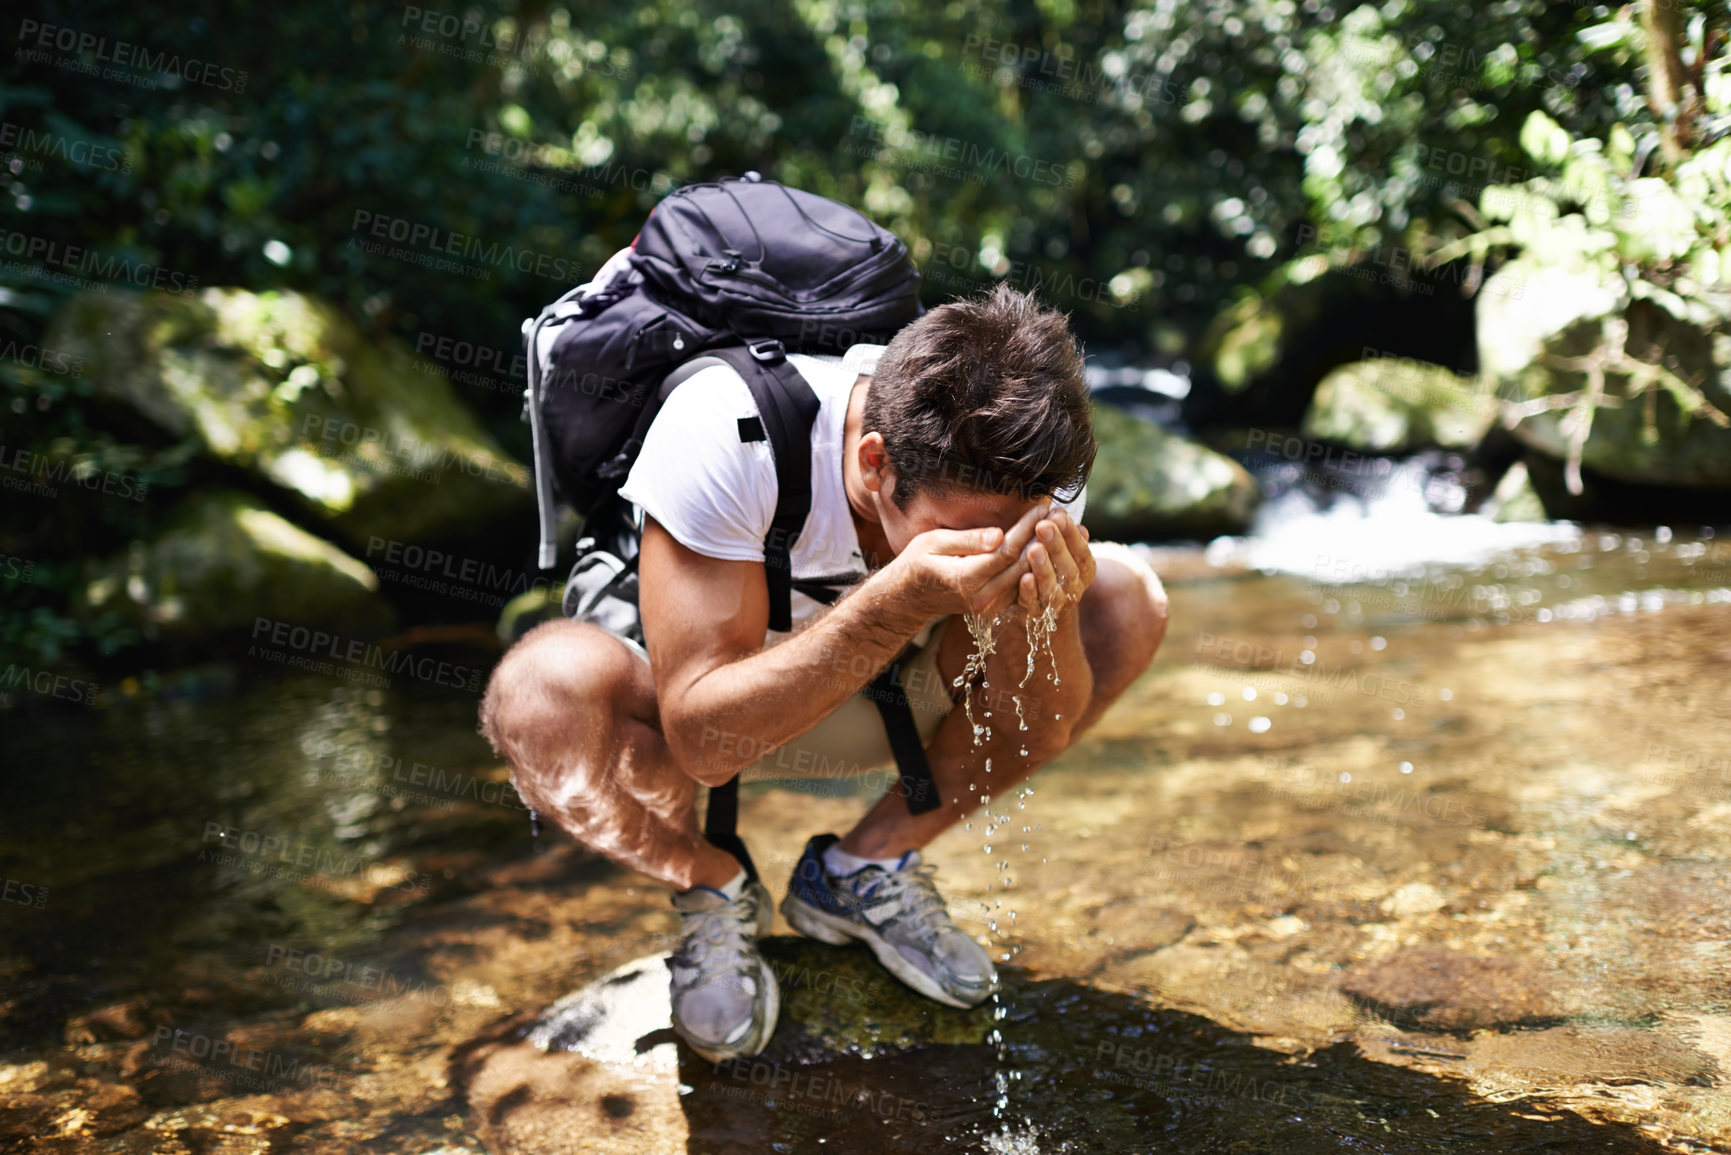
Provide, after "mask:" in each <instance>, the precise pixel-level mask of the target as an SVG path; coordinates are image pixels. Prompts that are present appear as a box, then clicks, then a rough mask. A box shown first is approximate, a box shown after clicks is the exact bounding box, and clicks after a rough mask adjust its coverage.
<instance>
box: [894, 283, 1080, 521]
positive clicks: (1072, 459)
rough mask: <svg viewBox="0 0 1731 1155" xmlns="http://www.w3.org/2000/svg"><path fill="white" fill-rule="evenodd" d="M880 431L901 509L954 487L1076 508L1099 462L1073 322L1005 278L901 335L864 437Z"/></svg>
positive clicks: (940, 308)
mask: <svg viewBox="0 0 1731 1155" xmlns="http://www.w3.org/2000/svg"><path fill="white" fill-rule="evenodd" d="M873 430H876V431H877V432H878V433H879V434H881V435H882V437H883V439H884V445H885V446H886V447H887V448H888V450H889V458H890V464H891V465H892V466H894V467H895V473H896V484H895V489H894V491H893V492H892V494H891V496H892V498H893V500H894V501H895V503H896V507H897V508H898V509H906V508H907V504H908V502H909V501H910V500H911V499H912V498H913V497H914V496H915V495H916V494H918V493H921V492H923V491H937V492H944V491H948V490H953V489H969V490H985V491H988V492H995V493H1015V494H1018V495H1019V496H1021V497H1022V498H1024V499H1029V500H1031V499H1033V498H1036V497H1045V496H1048V495H1052V496H1056V497H1058V498H1060V499H1062V500H1065V501H1068V500H1070V499H1071V498H1072V497H1074V496H1075V495H1076V493H1077V492H1078V491H1080V490H1081V488H1082V485H1083V484H1084V483H1085V482H1086V481H1087V480H1088V473H1089V471H1090V470H1091V469H1092V468H1093V466H1094V449H1095V445H1094V428H1093V423H1092V420H1091V411H1090V409H1089V402H1088V387H1087V384H1086V382H1085V381H1084V380H1083V376H1082V353H1081V350H1080V349H1079V348H1077V346H1076V339H1075V337H1074V336H1073V335H1071V333H1070V325H1069V322H1068V320H1067V319H1066V318H1065V316H1064V314H1062V313H1059V312H1057V311H1055V310H1052V309H1044V308H1041V307H1040V304H1039V302H1037V301H1036V300H1034V297H1033V295H1032V294H1031V293H1023V292H1019V291H1017V290H1016V289H1013V288H1011V287H1010V286H1009V285H1006V284H1003V283H1000V284H998V285H997V286H996V287H995V288H993V289H991V290H990V291H988V292H986V293H983V294H981V295H980V296H978V297H974V298H971V299H969V300H964V301H952V302H950V303H949V304H946V305H939V306H938V307H937V308H935V309H933V310H932V311H931V312H929V313H927V314H925V315H924V316H922V317H921V318H920V319H919V320H917V321H914V322H913V323H912V324H910V325H908V326H907V327H906V328H905V329H903V330H902V331H901V332H900V333H897V334H896V336H895V339H894V340H892V341H891V342H890V344H889V348H888V349H886V350H884V353H883V356H882V357H881V358H880V359H879V361H878V366H877V371H876V373H875V374H874V375H873V377H872V381H871V384H870V385H869V386H868V387H867V390H866V400H865V413H864V424H863V426H862V432H865V433H870V432H871V431H873Z"/></svg>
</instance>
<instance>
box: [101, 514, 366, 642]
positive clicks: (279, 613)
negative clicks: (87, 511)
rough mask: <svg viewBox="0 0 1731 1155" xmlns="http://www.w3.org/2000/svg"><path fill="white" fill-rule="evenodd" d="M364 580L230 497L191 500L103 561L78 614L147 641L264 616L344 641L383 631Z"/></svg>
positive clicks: (327, 550) (349, 565)
mask: <svg viewBox="0 0 1731 1155" xmlns="http://www.w3.org/2000/svg"><path fill="white" fill-rule="evenodd" d="M378 588H379V583H378V578H377V576H375V575H374V573H373V571H372V570H370V569H368V568H367V567H366V566H365V565H362V564H361V563H360V562H359V561H357V560H356V559H354V558H352V557H350V556H348V555H347V554H345V553H343V552H342V551H341V550H339V549H338V548H337V547H335V546H334V545H331V544H330V543H329V542H327V541H323V540H321V539H319V538H316V537H314V536H313V535H312V534H310V533H307V532H306V531H305V530H303V529H300V528H298V527H296V526H294V525H292V524H290V523H289V522H287V521H285V520H283V519H282V518H281V517H279V516H278V515H277V514H275V513H273V512H272V511H271V510H269V509H267V508H265V506H264V505H263V504H261V503H260V502H259V501H258V500H257V499H256V498H253V497H250V496H248V495H246V494H242V493H236V492H232V491H219V492H216V493H210V494H202V495H199V496H196V497H193V498H192V499H191V500H190V501H188V503H187V504H186V506H185V508H183V509H182V511H181V512H180V514H179V516H178V517H177V518H176V519H175V520H174V522H173V523H172V524H171V525H170V526H169V528H168V529H167V530H165V531H164V532H163V533H162V534H161V535H160V536H158V537H157V538H156V539H154V540H152V541H147V542H146V541H140V542H134V543H133V545H132V548H131V549H129V550H128V551H127V552H125V553H123V554H120V555H118V556H117V557H114V558H111V559H110V560H109V561H107V562H106V563H103V564H102V565H101V566H100V567H99V569H98V576H97V577H96V578H95V579H93V580H92V581H91V582H90V583H89V584H88V585H87V586H86V587H85V590H84V595H83V600H84V604H85V607H86V608H87V609H88V610H89V611H91V612H94V613H118V614H119V615H120V616H121V617H122V618H123V619H125V620H128V621H131V622H134V623H136V624H137V625H138V626H140V627H141V628H143V629H144V630H145V631H146V633H147V636H155V637H160V638H163V639H180V640H184V639H190V638H195V637H208V636H216V635H220V634H224V633H230V632H233V631H238V630H243V629H250V628H251V627H252V625H253V623H254V621H255V620H256V619H257V618H260V617H265V618H271V619H274V620H278V621H284V622H289V623H292V624H293V625H294V626H296V627H305V628H307V629H319V628H323V629H329V630H331V631H333V632H340V633H342V634H343V635H344V636H346V637H367V636H376V635H378V634H380V633H382V632H384V631H386V630H388V629H389V628H390V626H391V625H392V622H393V615H392V613H391V610H390V607H389V606H388V605H386V604H385V603H384V602H383V601H382V600H380V598H379V597H378Z"/></svg>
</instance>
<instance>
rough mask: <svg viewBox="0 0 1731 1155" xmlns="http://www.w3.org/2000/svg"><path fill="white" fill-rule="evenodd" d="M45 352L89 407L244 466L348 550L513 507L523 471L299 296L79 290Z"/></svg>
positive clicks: (474, 521)
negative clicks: (92, 403) (114, 411)
mask: <svg viewBox="0 0 1731 1155" xmlns="http://www.w3.org/2000/svg"><path fill="white" fill-rule="evenodd" d="M48 341H49V342H50V343H57V344H54V345H53V347H55V348H58V349H62V350H65V351H67V352H68V353H69V354H70V355H72V356H74V357H78V358H82V359H83V360H84V361H85V363H86V365H87V369H86V376H87V377H88V378H89V379H90V380H91V381H92V382H93V383H94V385H95V387H96V390H97V392H98V394H99V395H101V396H104V397H107V398H110V399H113V400H116V401H120V402H123V403H125V404H127V405H129V406H131V407H132V408H134V409H136V410H137V411H138V412H140V413H142V414H143V415H144V416H146V417H147V418H149V419H150V420H151V421H152V422H154V423H155V424H156V425H158V426H160V427H161V428H162V429H163V430H165V431H166V432H168V433H169V434H170V435H172V436H175V437H179V438H190V439H192V440H193V441H194V442H195V443H197V444H198V445H199V446H200V447H201V448H202V450H203V451H204V452H205V453H207V454H209V455H210V456H211V457H214V458H216V459H217V460H219V461H223V462H226V463H228V464H231V465H235V466H239V467H241V468H244V469H247V470H249V471H251V472H253V473H255V474H257V475H258V476H259V477H261V478H264V479H267V480H268V481H269V482H270V483H271V484H273V485H276V486H278V487H280V488H281V489H282V490H283V491H284V492H285V493H287V494H289V495H290V496H292V498H293V499H294V500H296V501H297V502H298V503H299V504H300V505H301V506H302V507H303V508H304V509H305V510H306V511H307V513H308V514H309V515H310V516H311V517H313V518H315V519H317V520H319V521H322V522H325V523H328V524H329V525H331V526H332V527H333V528H335V529H336V530H337V531H338V532H339V533H341V534H342V535H343V536H345V537H346V538H348V540H349V541H351V542H354V543H365V542H366V541H367V540H368V539H369V538H371V537H375V536H376V537H381V538H386V539H391V540H399V541H443V540H447V539H452V538H458V537H463V536H468V535H469V534H471V533H473V532H476V531H479V530H481V529H484V528H485V527H487V526H489V524H490V523H491V522H492V521H493V520H494V519H496V518H498V517H500V516H501V515H503V514H508V513H510V512H513V511H519V510H523V509H526V508H527V506H528V503H529V492H528V480H527V474H526V472H525V470H524V469H523V467H522V466H521V465H519V464H518V463H517V462H515V461H512V460H511V459H510V458H509V457H508V456H506V454H505V453H504V451H503V450H501V449H500V448H499V446H498V444H497V443H496V442H495V441H494V440H493V439H492V437H490V436H489V435H488V434H487V433H486V431H485V430H483V429H482V428H481V426H480V424H479V423H478V422H477V421H476V420H475V418H474V416H473V415H472V414H471V413H470V412H469V411H468V409H467V408H466V407H465V406H464V405H463V404H462V402H461V401H459V400H458V398H457V395H456V393H455V392H454V391H453V390H452V388H451V386H450V383H449V382H447V381H446V380H445V378H444V377H443V376H442V375H441V374H440V373H439V372H438V371H437V370H436V369H435V368H434V367H433V366H432V365H431V364H430V363H429V362H426V361H424V360H422V359H421V358H418V357H416V356H414V355H413V354H411V353H410V352H409V351H408V350H407V349H406V348H404V347H403V346H402V345H400V344H399V343H397V342H395V341H393V340H389V339H376V338H372V337H368V336H367V335H365V334H363V333H362V332H361V331H360V329H359V328H357V327H356V326H355V325H354V324H353V323H352V322H351V321H349V320H348V319H347V318H346V317H344V316H343V315H342V314H341V313H340V312H339V311H338V310H337V309H336V308H334V307H333V306H331V305H329V304H327V303H325V302H323V301H319V300H317V299H315V298H312V297H308V296H304V295H302V294H299V293H289V292H281V293H264V294H254V293H249V292H246V291H244V290H240V289H208V290H206V291H204V292H203V293H201V294H199V295H198V296H196V297H194V296H180V295H175V294H170V293H144V294H129V293H112V294H105V293H86V294H81V295H79V296H77V297H74V298H73V299H72V301H71V302H70V303H69V304H68V305H67V307H66V309H65V310H64V311H63V312H62V314H61V315H60V316H59V317H58V318H56V320H55V322H54V324H53V326H52V330H51V335H50V336H49V338H48Z"/></svg>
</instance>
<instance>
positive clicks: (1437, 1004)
mask: <svg viewBox="0 0 1731 1155" xmlns="http://www.w3.org/2000/svg"><path fill="white" fill-rule="evenodd" d="M1398 894H1399V892H1397V896H1398ZM1397 913H1398V911H1397ZM1340 989H1341V990H1342V991H1343V992H1345V993H1346V994H1348V995H1350V996H1351V997H1352V998H1353V999H1354V1000H1355V1001H1357V1002H1358V1003H1359V1004H1360V1005H1362V1006H1364V1007H1365V1008H1366V1009H1368V1010H1371V1011H1374V1012H1375V1013H1377V1014H1379V1015H1381V1016H1382V1017H1383V1018H1385V1019H1388V1020H1389V1021H1390V1022H1392V1023H1394V1024H1395V1025H1396V1026H1399V1027H1410V1028H1418V1029H1425V1030H1437V1031H1471V1030H1477V1029H1479V1028H1490V1027H1518V1026H1523V1025H1525V1026H1531V1025H1535V1024H1539V1023H1544V1022H1547V1021H1552V1020H1557V1019H1561V1018H1565V1017H1567V1016H1569V1015H1572V1014H1578V1013H1581V1012H1582V1011H1584V1010H1586V1009H1587V1007H1586V1006H1585V1005H1583V1004H1582V1001H1581V1000H1579V999H1577V998H1575V997H1573V991H1572V990H1571V989H1570V987H1569V984H1567V983H1563V982H1561V981H1560V980H1559V976H1558V975H1557V974H1556V973H1555V972H1554V971H1552V970H1550V969H1548V968H1545V967H1542V966H1537V965H1535V964H1534V963H1533V962H1531V961H1530V960H1526V959H1508V958H1490V957H1485V956H1481V955H1475V954H1472V953H1469V952H1467V951H1459V950H1449V949H1446V948H1444V947H1439V946H1419V947H1413V948H1410V949H1405V950H1400V951H1396V952H1395V953H1394V954H1392V955H1389V956H1388V957H1386V958H1383V959H1379V960H1377V961H1376V962H1373V963H1370V964H1369V965H1366V966H1363V967H1358V968H1355V969H1354V970H1353V971H1352V972H1350V973H1349V974H1348V975H1347V976H1345V977H1344V978H1343V979H1342V980H1341V982H1340Z"/></svg>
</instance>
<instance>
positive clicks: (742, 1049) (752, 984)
mask: <svg viewBox="0 0 1731 1155" xmlns="http://www.w3.org/2000/svg"><path fill="white" fill-rule="evenodd" d="M673 908H674V909H675V910H677V911H679V913H680V914H681V915H682V916H683V918H682V923H681V926H680V928H679V949H678V950H676V951H674V952H673V954H672V956H671V957H670V958H668V960H667V969H668V970H669V971H671V972H672V974H673V1029H674V1030H676V1031H678V1032H679V1037H680V1038H682V1039H684V1040H685V1041H686V1042H687V1043H689V1044H691V1049H692V1050H694V1051H696V1052H697V1053H698V1054H700V1055H702V1056H703V1057H704V1058H706V1059H708V1060H709V1061H710V1062H712V1063H719V1062H721V1061H722V1060H724V1059H736V1058H739V1057H741V1056H744V1055H755V1054H757V1053H758V1052H759V1051H761V1050H763V1048H764V1046H765V1045H766V1044H767V1043H768V1042H769V1037H770V1036H771V1035H773V1034H774V1033H775V1020H776V1017H777V1016H778V1015H779V1014H780V1013H781V988H780V987H779V986H778V985H777V984H776V981H775V974H774V972H772V971H771V970H770V969H769V965H768V964H767V963H765V962H764V961H763V956H762V955H760V954H758V953H757V940H758V937H759V936H760V935H765V934H768V933H769V928H770V925H771V924H772V923H773V922H774V921H775V910H774V908H773V907H771V906H770V899H769V891H768V890H767V889H765V888H764V885H763V884H762V883H761V882H755V881H753V882H749V883H747V884H746V886H745V890H744V891H743V892H741V894H740V896H739V897H738V898H737V899H735V900H734V901H732V902H729V901H727V896H726V895H725V894H723V893H721V892H720V891H719V890H712V889H710V888H709V887H707V886H700V887H697V888H695V889H693V890H688V891H686V892H685V893H684V894H675V895H674V896H673Z"/></svg>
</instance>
